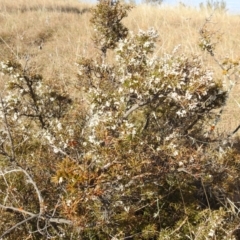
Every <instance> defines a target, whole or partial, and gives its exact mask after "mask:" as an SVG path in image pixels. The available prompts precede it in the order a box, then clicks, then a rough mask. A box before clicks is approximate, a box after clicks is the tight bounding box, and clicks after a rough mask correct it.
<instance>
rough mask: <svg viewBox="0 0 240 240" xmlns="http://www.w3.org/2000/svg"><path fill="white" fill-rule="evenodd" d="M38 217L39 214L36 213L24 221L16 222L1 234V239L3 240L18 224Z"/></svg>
mask: <svg viewBox="0 0 240 240" xmlns="http://www.w3.org/2000/svg"><path fill="white" fill-rule="evenodd" d="M37 217H38V214H35V215H34V216H30V217H29V218H27V219H24V220H23V221H21V222H19V223H17V224H15V225H14V226H13V227H11V228H9V229H8V230H7V231H6V232H4V233H3V234H2V235H1V236H0V240H1V239H2V238H3V237H4V236H6V235H7V234H9V233H10V232H11V231H13V230H14V229H15V228H17V227H18V226H20V225H22V224H24V223H26V222H28V221H30V220H32V219H33V218H37Z"/></svg>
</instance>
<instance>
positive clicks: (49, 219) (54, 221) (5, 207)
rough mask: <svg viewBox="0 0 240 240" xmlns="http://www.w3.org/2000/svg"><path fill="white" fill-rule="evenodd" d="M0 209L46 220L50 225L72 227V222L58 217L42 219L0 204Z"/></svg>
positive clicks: (37, 215)
mask: <svg viewBox="0 0 240 240" xmlns="http://www.w3.org/2000/svg"><path fill="white" fill-rule="evenodd" d="M0 208H2V209H5V210H11V211H14V212H18V213H22V214H26V215H29V216H30V217H38V218H39V219H42V220H46V219H47V220H48V222H50V223H59V224H67V225H73V221H71V220H67V219H64V218H58V217H55V218H52V217H50V218H46V217H43V216H41V215H39V214H35V213H32V212H28V211H26V210H23V209H20V208H15V207H10V206H4V205H2V204H0ZM0 239H1V238H0Z"/></svg>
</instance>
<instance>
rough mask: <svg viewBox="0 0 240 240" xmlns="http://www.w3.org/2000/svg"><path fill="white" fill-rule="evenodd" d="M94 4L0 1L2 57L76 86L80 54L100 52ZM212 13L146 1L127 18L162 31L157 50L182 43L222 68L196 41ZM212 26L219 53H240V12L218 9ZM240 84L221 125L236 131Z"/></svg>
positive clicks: (48, 78)
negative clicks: (95, 38) (95, 39)
mask: <svg viewBox="0 0 240 240" xmlns="http://www.w3.org/2000/svg"><path fill="white" fill-rule="evenodd" d="M91 6H92V5H90V4H86V3H79V1H77V0H68V1H64V0H31V1H30V0H18V1H15V0H1V2H0V26H1V28H0V55H1V60H6V59H9V58H11V57H17V58H18V59H19V61H21V62H23V63H24V62H25V61H26V58H28V59H29V64H30V65H32V66H35V67H36V68H37V70H38V71H39V72H41V73H42V75H43V76H44V78H45V79H46V81H48V82H49V83H51V81H59V82H60V84H64V85H65V86H68V87H69V89H71V87H72V86H73V84H75V82H76V72H77V69H76V66H75V64H74V63H75V62H76V61H77V59H78V57H79V56H81V55H84V56H86V57H93V56H95V54H96V53H95V52H96V51H95V49H94V46H93V44H92V42H91V36H92V29H91V27H90V25H89V19H90V16H91V14H90V12H89V8H90V7H91ZM209 16H210V12H208V11H198V10H196V9H193V8H188V7H181V6H179V7H159V8H157V7H151V6H146V5H141V6H137V7H136V8H134V9H133V10H131V12H130V13H129V17H128V18H127V19H125V20H124V23H125V24H126V25H127V27H128V28H129V29H130V30H132V31H134V32H137V31H138V29H143V30H145V29H148V28H149V27H154V28H156V29H157V30H158V31H159V36H160V38H159V42H158V46H157V51H156V52H157V54H159V55H161V54H162V53H164V52H169V51H172V49H173V48H174V47H175V46H176V45H179V44H181V45H182V47H181V51H182V52H185V53H186V54H190V55H191V54H196V53H199V54H202V55H203V59H204V60H207V62H208V63H209V65H210V66H213V65H214V66H215V67H216V68H215V69H216V71H218V68H217V66H216V65H215V63H214V61H213V60H212V59H211V58H210V57H209V56H208V55H207V54H203V53H202V52H201V50H200V49H199V47H198V44H197V43H198V39H199V29H200V28H201V26H202V25H203V24H204V22H205V19H206V18H208V17H209ZM212 27H213V28H214V29H215V30H219V32H221V33H223V36H222V39H221V43H219V45H218V47H217V49H216V52H217V58H218V59H223V58H224V57H226V56H229V57H230V58H234V59H236V58H239V55H240V36H239V35H240V31H239V30H240V16H233V15H228V14H224V13H218V12H216V13H215V14H214V16H213V18H212ZM40 48H41V49H40ZM220 72H221V71H220ZM218 77H222V76H221V75H218ZM72 89H73V88H72ZM239 89H240V87H239V80H238V79H236V86H235V87H234V89H233V91H232V94H231V97H230V99H229V102H228V104H227V107H226V109H225V112H224V116H223V120H222V123H221V128H222V130H223V129H224V130H227V131H228V130H233V129H234V128H235V127H236V126H237V125H238V124H239V121H238V116H239V114H240V108H239V107H238V105H237V104H236V101H238V102H240V97H239V94H238V91H239ZM72 91H74V90H72Z"/></svg>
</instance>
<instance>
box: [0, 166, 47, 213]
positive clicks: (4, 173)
mask: <svg viewBox="0 0 240 240" xmlns="http://www.w3.org/2000/svg"><path fill="white" fill-rule="evenodd" d="M13 172H22V173H24V174H25V175H26V177H27V178H28V183H31V184H32V185H33V187H34V189H35V191H36V193H37V196H38V200H39V207H40V210H39V214H40V215H42V214H43V213H44V204H43V203H44V200H43V198H42V195H41V193H40V191H39V189H38V187H37V185H36V183H35V182H34V181H33V179H32V178H31V176H30V175H29V174H28V173H27V171H25V170H24V169H22V168H18V169H12V170H8V171H6V172H3V171H0V175H2V176H4V175H6V174H10V173H13Z"/></svg>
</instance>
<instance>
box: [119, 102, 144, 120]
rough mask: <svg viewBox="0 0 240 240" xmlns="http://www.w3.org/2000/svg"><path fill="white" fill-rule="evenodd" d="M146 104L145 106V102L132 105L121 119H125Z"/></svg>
mask: <svg viewBox="0 0 240 240" xmlns="http://www.w3.org/2000/svg"><path fill="white" fill-rule="evenodd" d="M146 104H147V102H140V103H136V104H134V105H133V106H132V107H131V108H130V109H129V110H127V111H126V112H125V114H124V115H123V119H126V118H127V117H128V116H129V115H130V114H131V113H132V112H134V111H135V110H137V109H138V108H140V107H142V106H144V105H146Z"/></svg>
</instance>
